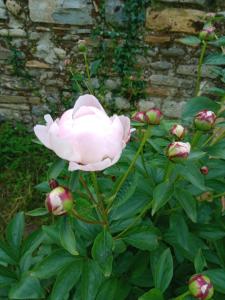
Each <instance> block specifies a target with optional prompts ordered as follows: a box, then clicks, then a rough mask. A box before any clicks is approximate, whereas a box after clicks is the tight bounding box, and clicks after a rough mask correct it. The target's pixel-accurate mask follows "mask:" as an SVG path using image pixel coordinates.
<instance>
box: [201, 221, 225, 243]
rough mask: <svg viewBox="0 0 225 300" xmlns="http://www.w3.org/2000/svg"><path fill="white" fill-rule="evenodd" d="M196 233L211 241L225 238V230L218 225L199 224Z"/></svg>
mask: <svg viewBox="0 0 225 300" xmlns="http://www.w3.org/2000/svg"><path fill="white" fill-rule="evenodd" d="M196 231H197V234H198V236H200V237H202V238H203V239H207V240H211V241H216V240H219V239H222V238H224V237H225V230H224V229H223V228H222V226H219V225H217V224H198V225H196Z"/></svg>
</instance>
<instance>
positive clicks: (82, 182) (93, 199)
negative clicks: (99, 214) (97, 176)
mask: <svg viewBox="0 0 225 300" xmlns="http://www.w3.org/2000/svg"><path fill="white" fill-rule="evenodd" d="M79 180H80V182H81V184H82V185H83V188H84V189H85V190H86V191H87V193H88V195H89V198H90V199H91V201H92V202H93V203H95V204H97V202H96V200H95V198H94V196H93V195H92V192H91V191H90V189H89V187H88V185H87V183H86V181H85V180H84V178H83V177H82V175H81V174H80V175H79Z"/></svg>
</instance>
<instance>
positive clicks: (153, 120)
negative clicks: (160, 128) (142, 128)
mask: <svg viewBox="0 0 225 300" xmlns="http://www.w3.org/2000/svg"><path fill="white" fill-rule="evenodd" d="M161 118H162V113H161V111H160V110H159V109H158V108H151V109H149V110H147V111H146V112H145V120H146V122H147V123H148V124H151V125H159V124H160V119H161Z"/></svg>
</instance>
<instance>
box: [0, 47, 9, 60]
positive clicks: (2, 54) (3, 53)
mask: <svg viewBox="0 0 225 300" xmlns="http://www.w3.org/2000/svg"><path fill="white" fill-rule="evenodd" d="M10 55H11V51H10V50H9V49H6V48H3V47H1V46H0V60H1V59H2V60H5V59H9V57H10Z"/></svg>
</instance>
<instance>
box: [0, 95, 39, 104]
mask: <svg viewBox="0 0 225 300" xmlns="http://www.w3.org/2000/svg"><path fill="white" fill-rule="evenodd" d="M0 103H16V104H18V103H20V104H23V103H30V104H39V103H41V99H40V98H39V97H25V96H11V95H0Z"/></svg>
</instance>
